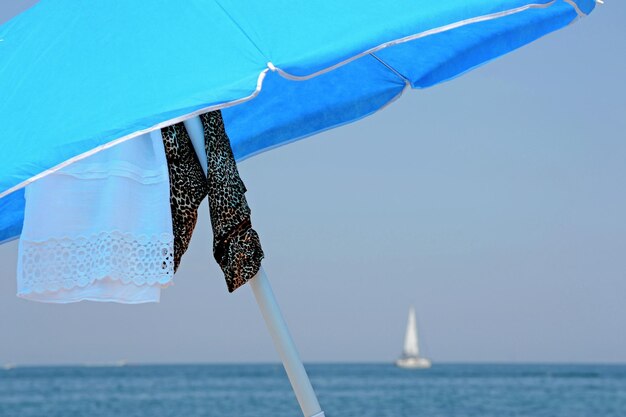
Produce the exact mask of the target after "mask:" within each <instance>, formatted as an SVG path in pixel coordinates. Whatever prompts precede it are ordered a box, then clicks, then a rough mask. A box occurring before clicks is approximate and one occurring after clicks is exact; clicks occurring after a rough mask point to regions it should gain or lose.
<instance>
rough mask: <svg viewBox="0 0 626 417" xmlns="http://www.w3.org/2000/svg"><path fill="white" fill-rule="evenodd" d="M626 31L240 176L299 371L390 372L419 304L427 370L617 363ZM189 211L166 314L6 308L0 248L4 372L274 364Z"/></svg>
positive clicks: (276, 155)
mask: <svg viewBox="0 0 626 417" xmlns="http://www.w3.org/2000/svg"><path fill="white" fill-rule="evenodd" d="M4 4H5V3H2V6H1V7H5V10H4V14H5V15H6V14H7V13H9V12H10V9H11V8H12V7H13V6H4ZM1 17H2V15H0V18H1ZM0 20H1V19H0ZM625 21H626V4H624V2H623V1H611V0H607V4H606V5H605V6H603V7H599V8H598V10H596V11H595V12H594V13H593V14H592V15H591V16H590V17H588V18H586V19H583V20H581V21H580V22H578V23H577V24H575V25H573V26H571V27H570V28H567V29H565V30H563V31H560V32H558V33H555V34H553V35H550V36H548V37H546V38H544V39H541V40H540V41H538V42H536V43H534V44H532V45H529V46H527V47H525V48H523V49H522V50H519V51H517V52H514V53H513V54H510V55H508V56H506V57H504V58H502V59H499V60H497V61H495V62H493V63H491V64H489V65H487V66H485V67H482V68H480V69H478V70H476V71H473V72H471V73H469V74H466V75H465V76H463V77H461V78H459V79H456V80H454V81H452V82H449V83H446V84H443V85H440V86H437V87H435V88H433V89H429V90H424V91H412V92H409V93H407V94H406V95H405V96H404V97H403V98H402V99H401V100H399V101H397V102H396V103H394V104H393V105H391V106H389V107H388V108H387V109H385V110H384V111H382V112H379V113H378V114H376V115H374V116H372V117H370V118H368V119H365V120H362V121H360V122H358V123H356V124H353V125H349V126H345V127H342V128H339V129H336V130H333V131H330V132H327V133H324V134H321V135H318V136H315V137H313V138H309V139H306V140H303V141H300V142H297V143H294V144H291V145H288V146H286V147H283V148H279V149H276V150H273V151H271V152H269V153H265V154H262V155H259V156H257V157H255V158H253V159H250V160H248V161H245V162H243V163H242V164H241V165H240V171H241V174H242V177H243V179H244V180H245V182H246V185H247V188H248V189H249V192H248V199H249V202H250V205H251V207H252V210H253V223H254V225H255V228H256V229H257V230H258V231H259V233H260V235H261V239H262V242H263V245H264V249H265V252H266V254H267V260H266V261H265V268H266V270H267V271H268V273H269V276H270V279H271V281H272V284H273V286H274V289H275V292H276V293H277V296H278V297H279V301H280V303H281V306H282V308H283V311H284V313H285V315H286V318H287V321H288V322H289V324H290V326H291V329H292V333H293V334H294V337H295V339H296V342H297V344H298V347H299V349H300V351H301V354H302V356H303V359H304V360H305V361H390V360H393V359H394V358H395V356H396V355H397V354H398V353H399V352H400V350H401V347H402V338H403V332H404V327H405V323H406V314H407V310H408V307H409V305H411V304H414V305H415V307H416V310H417V313H418V322H419V325H420V332H421V336H422V342H423V348H424V350H425V353H426V354H427V355H428V356H430V357H431V358H432V359H433V360H434V361H435V362H436V361H488V362H491V361H532V362H536V361H559V362H626V331H625V328H626V302H625V300H624V299H625V297H626V219H625V217H626V216H625V213H626V192H625V189H626V134H625V132H626V82H625V81H624V76H625V75H626V25H625V24H624V22H625ZM356 148H358V149H359V152H358V153H355V152H353V150H354V149H356ZM202 210H203V211H202V216H201V221H200V223H199V225H198V227H197V229H196V234H195V236H194V241H193V244H192V248H191V249H190V251H189V252H188V254H187V255H186V256H185V258H184V262H183V266H182V267H181V269H180V272H179V273H178V274H177V277H176V285H175V286H174V287H172V288H168V289H167V290H165V291H164V293H163V296H162V301H161V303H160V304H153V305H139V306H127V305H118V304H99V303H80V304H74V305H47V304H39V303H34V302H28V301H23V300H20V299H18V298H17V297H16V296H15V273H14V271H15V265H16V262H15V258H16V253H17V245H16V244H15V243H11V244H8V245H4V246H2V247H0V265H2V267H1V269H0V278H1V279H0V364H1V363H5V362H12V363H81V362H104V361H114V360H118V359H126V360H129V361H133V362H244V361H245V362H250V361H252V362H258V361H278V358H277V355H276V354H275V352H274V349H273V346H272V344H271V341H270V339H269V337H268V335H267V333H266V331H265V327H264V323H263V322H262V319H261V317H260V315H259V313H258V310H257V307H256V305H255V303H254V299H253V297H252V294H251V292H250V290H249V288H247V287H246V288H242V289H240V290H238V291H237V292H236V293H234V294H233V295H229V294H228V293H227V292H226V289H225V284H224V282H223V278H222V276H221V273H220V272H219V269H218V268H217V266H216V265H215V263H214V262H213V260H212V257H211V255H210V250H211V249H210V248H211V247H210V225H209V221H208V215H207V209H206V207H203V209H202Z"/></svg>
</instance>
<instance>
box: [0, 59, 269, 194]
mask: <svg viewBox="0 0 626 417" xmlns="http://www.w3.org/2000/svg"><path fill="white" fill-rule="evenodd" d="M268 71H269V69H264V70H263V71H261V73H260V74H259V77H258V78H257V82H256V89H255V90H254V92H253V93H252V94H250V95H249V96H246V97H243V98H239V99H237V100H233V101H229V102H227V103H222V104H215V105H213V106H209V107H204V108H202V109H199V110H195V111H193V112H191V113H188V114H185V115H183V116H179V117H175V118H173V119H169V120H166V121H164V122H161V123H157V124H156V125H154V126H152V127H149V128H147V129H142V130H138V131H136V132H133V133H130V134H128V135H126V136H122V137H121V138H118V139H115V140H112V141H111V142H107V143H105V144H104V145H100V146H96V147H95V148H92V149H90V150H89V151H87V152H83V153H81V154H80V155H76V156H74V157H73V158H70V159H67V160H65V161H63V162H62V163H60V164H58V165H56V166H54V167H52V168H49V169H47V170H45V171H43V172H40V173H39V174H37V175H34V176H32V177H30V178H29V179H27V180H25V181H22V182H21V183H19V184H17V185H15V186H13V187H11V188H9V189H8V190H5V191H3V192H1V193H0V198H3V197H6V196H7V195H9V194H11V193H12V192H14V191H17V190H19V189H20V188H23V187H26V186H27V185H28V184H31V183H33V182H35V181H37V180H39V179H41V178H43V177H45V176H47V175H49V174H52V173H54V172H56V171H58V170H60V169H63V168H65V167H66V166H68V165H70V164H73V163H74V162H77V161H80V160H81V159H85V158H87V157H89V156H91V155H94V154H96V153H98V152H100V151H103V150H105V149H108V148H111V147H113V146H115V145H118V144H120V143H122V142H126V141H127V140H130V139H133V138H136V137H137V136H140V135H143V134H145V133H150V132H152V131H153V130H157V129H161V128H163V127H167V126H170V125H173V124H176V123H180V122H183V121H185V120H187V119H191V118H192V117H195V116H199V115H201V114H204V113H207V112H210V111H213V110H219V109H225V108H227V107H232V106H236V105H237V104H241V103H243V102H246V101H248V100H252V99H253V98H255V97H256V96H258V95H259V93H260V92H261V88H262V86H263V80H264V79H265V75H267V72H268Z"/></svg>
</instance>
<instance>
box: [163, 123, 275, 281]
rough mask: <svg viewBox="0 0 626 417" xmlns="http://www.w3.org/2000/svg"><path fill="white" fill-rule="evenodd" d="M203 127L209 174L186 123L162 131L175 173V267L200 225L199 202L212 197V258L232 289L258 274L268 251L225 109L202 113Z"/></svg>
mask: <svg viewBox="0 0 626 417" xmlns="http://www.w3.org/2000/svg"><path fill="white" fill-rule="evenodd" d="M200 120H201V121H202V126H203V129H204V138H205V150H206V153H207V160H208V165H209V166H208V170H207V171H208V177H206V178H205V176H204V171H203V169H202V167H201V166H200V162H199V161H198V158H197V156H196V154H195V152H194V150H193V145H192V143H191V138H189V134H188V133H187V130H186V129H185V126H184V124H183V123H178V124H176V125H172V126H168V127H167V128H164V129H162V134H163V142H164V144H165V154H166V156H167V161H168V168H169V172H170V205H171V208H172V222H173V229H174V265H175V268H177V267H178V265H179V263H180V259H181V257H182V255H183V253H184V252H185V251H186V250H187V247H188V246H189V241H190V240H191V235H192V233H193V229H194V227H195V225H196V220H197V211H198V206H199V205H200V203H201V202H202V200H203V199H204V197H205V196H207V194H208V197H209V213H210V216H211V225H212V227H213V256H214V257H215V260H216V261H217V262H218V264H219V265H220V267H221V268H222V271H223V273H224V277H225V279H226V285H227V287H228V291H229V292H233V291H234V290H236V289H237V288H239V287H240V286H242V285H243V284H245V283H246V282H247V281H248V280H249V279H251V278H252V277H254V276H255V275H256V273H257V272H258V271H259V268H260V267H261V260H262V259H263V256H264V255H263V249H262V248H261V242H260V240H259V236H258V234H257V233H256V231H254V229H252V225H251V222H250V208H249V207H248V203H247V201H246V198H245V196H244V194H245V192H246V187H245V185H244V183H243V181H242V180H241V178H240V177H239V172H238V171H237V164H236V162H235V158H234V156H233V151H232V149H231V147H230V140H229V139H228V135H227V134H226V130H225V128H224V121H223V119H222V114H221V112H220V111H214V112H210V113H205V114H203V115H201V116H200Z"/></svg>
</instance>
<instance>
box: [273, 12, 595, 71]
mask: <svg viewBox="0 0 626 417" xmlns="http://www.w3.org/2000/svg"><path fill="white" fill-rule="evenodd" d="M558 1H559V0H552V1H549V2H547V3H533V4H527V5H525V6H520V7H516V8H515V9H509V10H503V11H501V12H496V13H491V14H486V15H483V16H477V17H472V18H470V19H465V20H460V21H458V22H455V23H451V24H449V25H444V26H440V27H438V28H434V29H429V30H426V31H424V32H420V33H416V34H414V35H409V36H405V37H404V38H400V39H395V40H393V41H389V42H385V43H382V44H380V45H378V46H375V47H373V48H370V49H368V50H367V51H364V52H361V53H360V54H357V55H354V56H352V57H350V58H348V59H346V60H343V61H341V62H339V63H337V64H334V65H332V66H330V67H327V68H324V69H322V70H319V71H317V72H314V73H312V74H309V75H293V74H289V73H288V72H285V71H283V70H282V69H280V68H276V71H277V72H278V73H279V74H280V75H281V76H283V77H284V78H286V79H288V80H293V81H305V80H308V79H311V78H314V77H317V76H318V75H322V74H324V73H327V72H329V71H332V70H334V69H337V68H339V67H341V66H343V65H345V64H348V63H350V62H352V61H354V60H356V59H359V58H361V57H363V56H365V55H368V54H373V53H375V52H378V51H380V50H382V49H385V48H388V47H390V46H394V45H398V44H401V43H406V42H410V41H414V40H416V39H420V38H425V37H426V36H430V35H436V34H438V33H442V32H447V31H449V30H452V29H458V28H459V27H462V26H467V25H471V24H474V23H480V22H486V21H489V20H494V19H499V18H501V17H506V16H510V15H513V14H516V13H520V12H524V11H526V10H529V9H545V8H548V7H550V6H552V5H554V4H555V3H557V2H558ZM563 1H565V2H567V3H568V4H570V5H571V6H572V7H573V8H574V10H576V13H578V14H579V16H580V15H582V16H584V15H585V14H584V13H582V11H581V10H580V9H579V8H578V6H577V5H576V3H574V2H573V0H563ZM272 66H273V65H272Z"/></svg>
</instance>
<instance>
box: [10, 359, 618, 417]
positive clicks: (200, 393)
mask: <svg viewBox="0 0 626 417" xmlns="http://www.w3.org/2000/svg"><path fill="white" fill-rule="evenodd" d="M307 370H308V372H309V374H310V376H311V379H312V382H313V385H314V387H315V389H316V391H317V393H318V396H319V399H320V403H321V405H322V407H323V409H324V411H325V412H326V416H327V417H337V416H342V417H404V416H407V417H408V416H411V417H417V416H429V417H440V416H442V417H443V416H446V417H448V416H459V417H491V416H494V417H495V416H498V417H502V416H536V417H542V416H545V417H548V416H549V417H624V416H626V365H517V364H516V365H461V364H441V365H440V364H435V365H434V366H433V368H431V369H429V370H418V371H414V370H403V369H398V368H395V367H394V366H392V365H390V364H362V365H361V364H312V365H307ZM301 415H302V414H301V412H300V409H299V407H298V404H297V402H296V399H295V396H294V394H293V392H292V391H291V387H290V385H289V381H288V380H287V377H286V375H285V372H284V370H283V368H282V366H281V365H279V364H276V365H272V364H263V365H258V364H254V365H243V364H241V365H154V366H152V365H150V366H148V365H141V366H134V365H128V366H123V367H79V366H77V367H70V366H65V367H17V368H14V369H10V370H0V416H1V417H35V416H37V417H39V416H46V417H57V416H58V417H61V416H63V417H74V416H77V417H78V416H81V417H122V416H124V417H134V416H146V417H170V416H171V417H174V416H176V417H182V416H184V417H196V416H198V417H200V416H203V417H211V416H215V417H217V416H220V417H223V416H241V417H252V416H254V417H258V416H272V417H283V416H284V417H287V416H293V417H296V416H301Z"/></svg>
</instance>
